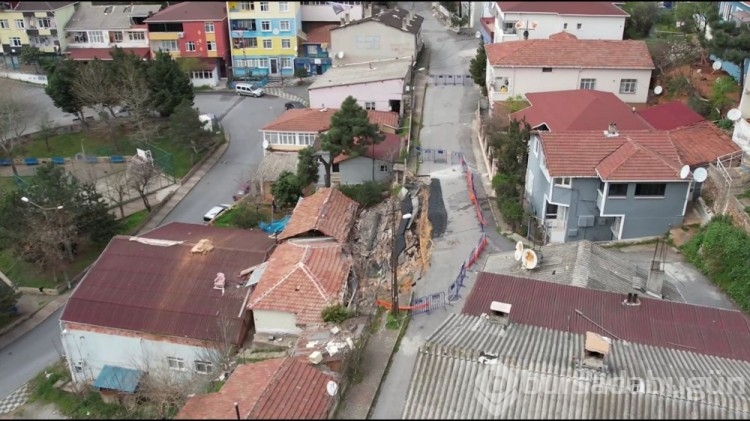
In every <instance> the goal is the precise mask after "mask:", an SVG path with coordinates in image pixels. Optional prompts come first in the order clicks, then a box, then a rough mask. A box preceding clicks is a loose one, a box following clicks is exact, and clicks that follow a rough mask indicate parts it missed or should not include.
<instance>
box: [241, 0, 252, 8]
mask: <svg viewBox="0 0 750 421" xmlns="http://www.w3.org/2000/svg"><path fill="white" fill-rule="evenodd" d="M240 10H255V2H252V1H241V2H240Z"/></svg>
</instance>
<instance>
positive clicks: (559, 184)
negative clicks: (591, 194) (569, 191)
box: [555, 177, 573, 188]
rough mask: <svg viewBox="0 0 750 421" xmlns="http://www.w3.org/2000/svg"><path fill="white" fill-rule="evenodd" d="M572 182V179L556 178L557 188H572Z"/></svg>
mask: <svg viewBox="0 0 750 421" xmlns="http://www.w3.org/2000/svg"><path fill="white" fill-rule="evenodd" d="M572 181H573V179H572V178H571V177H555V186H557V187H566V188H570V185H571V184H572Z"/></svg>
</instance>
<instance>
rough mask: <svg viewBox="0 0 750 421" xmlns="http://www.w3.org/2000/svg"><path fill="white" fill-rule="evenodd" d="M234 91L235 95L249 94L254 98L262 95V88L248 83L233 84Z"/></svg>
mask: <svg viewBox="0 0 750 421" xmlns="http://www.w3.org/2000/svg"><path fill="white" fill-rule="evenodd" d="M234 91H235V92H237V95H249V96H252V97H255V98H260V97H262V96H263V88H261V87H260V86H257V85H252V84H250V83H238V84H237V85H235V86H234Z"/></svg>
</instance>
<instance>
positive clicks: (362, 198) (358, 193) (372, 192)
mask: <svg viewBox="0 0 750 421" xmlns="http://www.w3.org/2000/svg"><path fill="white" fill-rule="evenodd" d="M339 190H341V193H344V194H345V195H346V196H347V197H349V198H350V199H352V200H354V201H356V202H357V203H359V204H360V205H361V206H364V207H366V208H369V207H370V206H374V205H377V204H378V203H380V202H382V201H383V193H384V192H386V191H387V190H388V185H387V183H379V182H377V181H367V182H365V183H362V184H345V185H341V186H339Z"/></svg>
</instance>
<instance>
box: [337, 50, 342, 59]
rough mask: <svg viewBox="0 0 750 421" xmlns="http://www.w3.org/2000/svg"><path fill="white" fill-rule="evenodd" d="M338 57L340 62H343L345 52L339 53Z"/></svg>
mask: <svg viewBox="0 0 750 421" xmlns="http://www.w3.org/2000/svg"><path fill="white" fill-rule="evenodd" d="M336 57H338V58H339V60H341V59H342V58H344V52H343V51H339V52H338V53H336Z"/></svg>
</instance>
